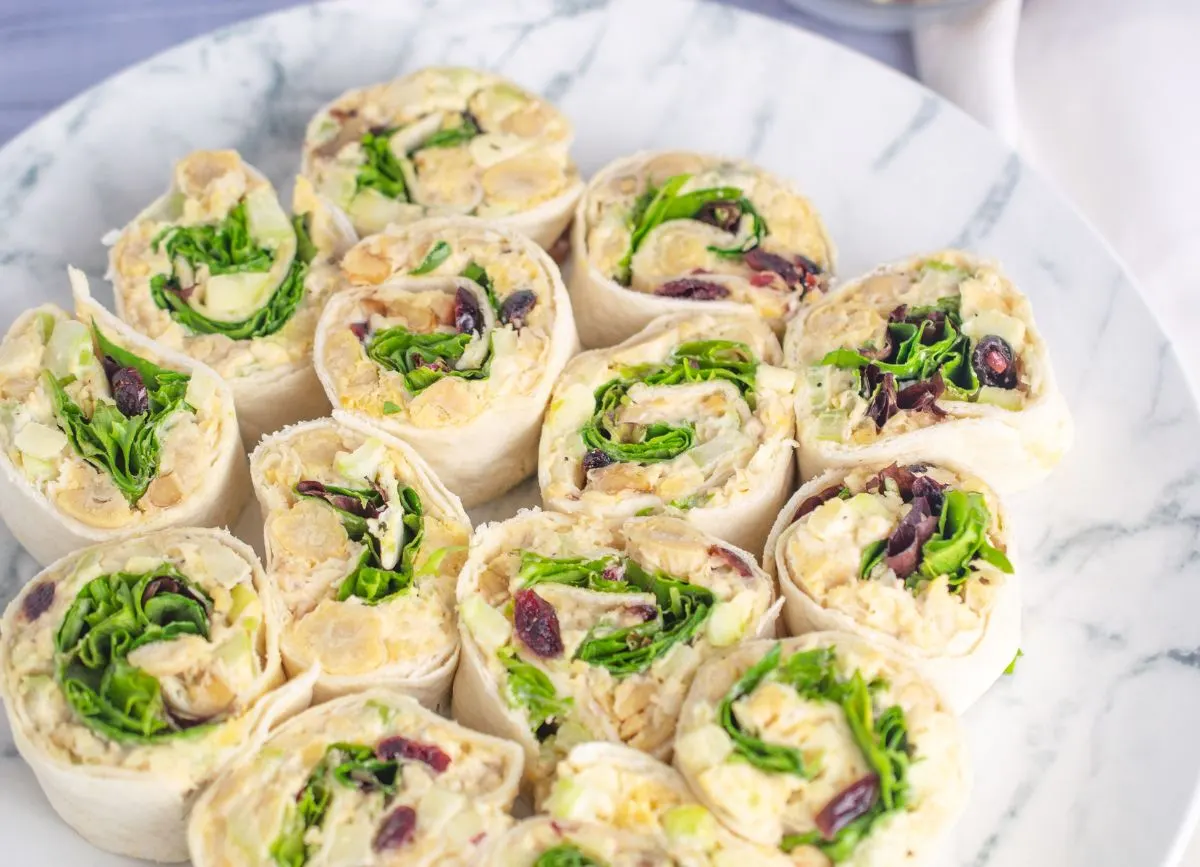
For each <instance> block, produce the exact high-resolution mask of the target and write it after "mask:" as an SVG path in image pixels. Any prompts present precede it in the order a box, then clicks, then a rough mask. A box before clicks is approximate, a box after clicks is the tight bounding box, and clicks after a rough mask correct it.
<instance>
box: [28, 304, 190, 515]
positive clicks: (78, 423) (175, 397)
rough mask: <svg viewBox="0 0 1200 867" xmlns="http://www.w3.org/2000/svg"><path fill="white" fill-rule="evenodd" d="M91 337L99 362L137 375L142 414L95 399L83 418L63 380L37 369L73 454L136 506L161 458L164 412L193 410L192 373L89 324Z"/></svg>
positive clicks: (153, 476) (153, 475)
mask: <svg viewBox="0 0 1200 867" xmlns="http://www.w3.org/2000/svg"><path fill="white" fill-rule="evenodd" d="M92 336H93V338H94V340H95V342H96V345H97V355H98V357H99V358H100V359H101V360H103V359H104V358H106V357H107V358H111V359H112V360H113V361H114V362H116V363H117V364H118V365H120V366H121V367H132V368H133V369H135V370H137V372H138V373H139V374H140V375H141V377H142V382H143V384H144V385H145V386H146V396H147V399H148V409H147V411H146V412H144V413H140V414H138V415H135V416H126V415H125V414H124V413H122V412H121V411H120V410H119V409H117V405H116V404H115V403H114V402H112V401H111V400H106V399H99V400H97V401H96V404H95V406H94V407H93V409H92V414H91V416H88V415H86V414H85V413H84V411H83V409H82V408H81V407H80V406H79V404H77V403H76V402H75V401H74V399H73V398H72V397H71V395H70V394H69V393H68V392H67V390H66V388H64V384H65V383H66V381H67V380H62V381H60V380H58V379H55V377H54V375H53V374H52V373H51V372H50V371H48V370H46V371H43V372H42V377H43V382H44V383H45V385H46V390H47V392H48V393H49V396H50V405H51V407H52V408H53V409H54V417H55V420H56V421H57V422H58V426H59V427H60V428H62V430H63V433H65V434H66V436H67V441H68V442H70V444H71V447H72V448H73V449H74V450H75V453H76V454H77V455H79V456H80V457H81V458H83V460H85V461H87V462H88V463H89V464H91V465H92V466H93V467H95V468H96V469H98V470H101V471H103V472H105V473H107V474H108V475H109V477H110V478H111V479H112V481H113V484H114V485H115V486H116V487H117V490H119V491H120V492H121V494H122V495H123V496H124V497H125V499H126V501H127V502H128V503H129V505H130V506H136V505H137V504H138V501H139V500H141V498H142V497H143V496H144V495H145V493H146V489H147V488H149V487H150V483H151V482H153V481H154V479H155V478H156V477H157V476H158V471H159V466H160V464H161V461H162V441H161V437H160V434H161V432H162V427H163V425H164V423H165V422H166V420H167V418H168V416H170V415H171V414H172V413H173V412H175V411H176V410H179V409H186V410H191V409H192V408H191V407H190V406H189V405H188V404H187V403H186V401H185V400H184V398H185V397H186V395H187V388H188V382H189V381H190V379H191V377H190V376H188V374H186V373H180V372H178V371H175V370H168V369H167V368H164V367H159V366H158V365H156V364H153V363H152V362H150V361H147V360H146V359H144V358H142V357H141V356H138V355H135V354H134V353H132V352H130V351H128V350H126V349H122V348H121V347H119V346H117V345H116V344H115V343H113V342H112V341H111V340H109V339H108V338H107V337H105V336H104V334H103V333H102V332H101V331H100V329H99V328H98V327H97V326H96V324H95V323H94V322H93V323H92Z"/></svg>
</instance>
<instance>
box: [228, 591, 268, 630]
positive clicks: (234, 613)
mask: <svg viewBox="0 0 1200 867" xmlns="http://www.w3.org/2000/svg"><path fill="white" fill-rule="evenodd" d="M229 595H230V596H231V597H232V598H233V603H232V604H231V605H230V606H229V615H228V617H229V622H230V623H233V622H234V621H235V620H237V619H238V617H240V616H241V614H242V612H243V611H245V610H247V609H248V608H249V607H250V606H251V605H255V606H257V607H258V609H259V610H261V608H262V605H261V603H259V601H258V594H257V593H255V592H254V590H253V589H252V588H251V587H249V586H248V585H246V584H237V585H235V586H234V587H233V589H232V590H230V591H229ZM251 613H254V614H257V613H258V612H257V611H252V612H251Z"/></svg>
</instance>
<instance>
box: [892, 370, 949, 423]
mask: <svg viewBox="0 0 1200 867" xmlns="http://www.w3.org/2000/svg"><path fill="white" fill-rule="evenodd" d="M945 390H946V384H945V383H944V382H943V381H942V375H941V374H940V373H935V374H934V375H933V376H931V377H930V378H929V379H923V380H921V381H920V382H914V383H911V384H909V385H906V386H904V388H902V389H901V390H900V391H899V392H898V393H897V394H896V406H898V407H899V408H900V409H911V410H913V411H914V412H931V413H933V414H934V415H936V416H943V415H945V414H946V411H945V410H943V409H942V408H941V407H940V406H938V404H937V399H938V398H939V397H941V396H942V392H944V391H945Z"/></svg>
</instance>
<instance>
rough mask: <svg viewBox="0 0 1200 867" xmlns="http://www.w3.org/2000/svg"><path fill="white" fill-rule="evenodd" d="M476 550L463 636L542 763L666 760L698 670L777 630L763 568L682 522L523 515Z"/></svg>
mask: <svg viewBox="0 0 1200 867" xmlns="http://www.w3.org/2000/svg"><path fill="white" fill-rule="evenodd" d="M477 545H478V553H473V555H472V559H471V560H470V561H469V563H468V566H467V569H466V570H465V571H464V574H463V578H462V579H460V585H459V598H460V617H461V623H462V627H463V631H464V635H465V636H468V637H469V640H470V641H471V642H472V643H473V644H474V646H475V647H476V648H477V650H478V656H477V662H478V664H480V665H481V666H482V667H483V669H484V670H485V672H486V680H487V682H488V688H490V689H491V690H493V691H494V692H495V694H496V695H497V696H499V697H500V700H502V702H503V704H504V705H505V706H506V707H507V708H508V710H509V711H510V712H511V713H512V714H515V715H516V717H517V718H519V719H520V720H521V727H522V728H523V729H524V734H523V738H524V740H525V742H526V744H527V745H529V746H532V745H533V744H535V743H536V744H540V745H541V749H540V753H541V754H542V756H543V759H544V760H550V759H552V758H553V756H554V755H555V754H558V753H561V752H563V751H565V750H566V749H567V748H568V747H569V746H570V745H571V744H573V743H578V742H580V741H585V740H596V739H598V740H608V741H618V742H625V743H628V744H630V745H632V746H634V747H636V748H639V749H643V750H646V751H648V752H650V753H653V754H656V755H667V754H669V752H670V743H671V737H672V735H673V733H674V729H675V721H676V717H677V716H678V713H679V708H680V706H681V703H682V700H683V695H684V693H685V691H686V689H687V686H688V684H689V683H690V680H691V677H692V675H693V673H694V672H695V670H696V668H697V666H698V665H699V664H700V663H701V662H702V661H703V660H704V659H705V658H706V657H707V656H708V655H710V654H711V653H712V652H714V650H715V649H716V648H722V647H728V646H730V645H733V644H736V643H737V642H739V641H741V640H743V639H745V638H754V637H757V636H758V635H760V634H763V633H764V632H765V631H766V630H768V629H769V628H770V627H771V624H772V623H773V621H774V617H775V611H776V609H775V608H774V607H773V605H772V603H773V602H774V591H773V588H772V586H771V582H770V580H769V579H768V578H767V576H766V574H765V573H763V572H762V571H761V570H759V569H758V568H757V567H755V566H754V565H753V561H752V558H750V557H749V556H748V555H745V554H743V553H740V552H738V551H735V550H734V549H732V548H730V547H728V546H726V545H724V544H722V543H719V542H718V541H717V540H716V539H714V538H713V537H710V536H707V535H706V534H703V533H701V532H699V531H698V530H696V529H694V528H693V527H691V526H690V525H688V524H686V523H684V522H682V521H679V520H678V519H674V518H667V517H655V518H635V519H631V520H629V521H626V522H624V523H623V524H616V523H613V522H604V521H601V520H598V519H593V518H582V517H580V518H571V517H567V516H561V515H555V514H552V513H534V514H530V515H524V516H520V515H519V516H518V517H516V518H513V519H511V520H510V521H508V522H505V523H503V524H498V525H492V526H491V527H489V528H488V531H487V533H486V535H485V536H483V537H482V538H481V540H480V541H478V543H477ZM464 664H466V663H464ZM493 700H495V699H493ZM533 770H534V771H535V773H536V772H537V769H533Z"/></svg>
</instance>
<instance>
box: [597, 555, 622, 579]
mask: <svg viewBox="0 0 1200 867" xmlns="http://www.w3.org/2000/svg"><path fill="white" fill-rule="evenodd" d="M602 574H603V575H604V580H605V581H624V580H625V564H624V563H622V562H621V561H620V560H618V561H616V562H615V563H609V564H608V565H607V566H605V567H604V572H603V573H602Z"/></svg>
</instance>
